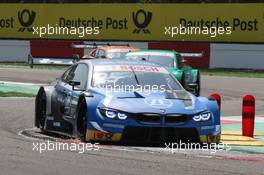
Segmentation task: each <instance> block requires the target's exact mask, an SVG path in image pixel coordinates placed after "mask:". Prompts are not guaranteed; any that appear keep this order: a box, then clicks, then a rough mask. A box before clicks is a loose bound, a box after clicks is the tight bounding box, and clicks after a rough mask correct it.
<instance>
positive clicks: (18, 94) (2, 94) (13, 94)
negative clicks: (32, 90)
mask: <svg viewBox="0 0 264 175" xmlns="http://www.w3.org/2000/svg"><path fill="white" fill-rule="evenodd" d="M0 97H35V95H33V94H27V93H22V92H1V91H0Z"/></svg>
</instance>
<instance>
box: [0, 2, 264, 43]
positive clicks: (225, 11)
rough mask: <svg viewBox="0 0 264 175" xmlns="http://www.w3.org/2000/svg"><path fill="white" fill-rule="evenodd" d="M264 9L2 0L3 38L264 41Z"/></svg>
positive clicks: (0, 33)
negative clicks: (12, 1)
mask: <svg viewBox="0 0 264 175" xmlns="http://www.w3.org/2000/svg"><path fill="white" fill-rule="evenodd" d="M263 9H264V3H258V4H253V3H251V4H1V6H0V38H14V39H31V38H45V39H78V40H84V39H85V40H144V41H153V40H160V41H165V40H166V41H212V42H254V43H264V24H263V22H264V16H263V15H264V10H263ZM48 32H49V33H50V34H48ZM184 32H185V34H184ZM33 33H34V34H33ZM55 33H56V34H55ZM181 33H182V34H181Z"/></svg>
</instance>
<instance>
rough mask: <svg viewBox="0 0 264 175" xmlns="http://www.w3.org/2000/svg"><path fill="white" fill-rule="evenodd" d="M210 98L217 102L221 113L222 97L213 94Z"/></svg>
mask: <svg viewBox="0 0 264 175" xmlns="http://www.w3.org/2000/svg"><path fill="white" fill-rule="evenodd" d="M210 97H213V98H214V99H215V100H216V102H217V104H218V108H219V112H221V96H220V94H218V93H214V94H211V95H210Z"/></svg>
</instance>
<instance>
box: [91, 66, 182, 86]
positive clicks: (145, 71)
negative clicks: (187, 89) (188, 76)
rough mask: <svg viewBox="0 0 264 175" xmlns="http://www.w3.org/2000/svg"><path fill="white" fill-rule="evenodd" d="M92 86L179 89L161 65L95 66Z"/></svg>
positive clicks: (177, 84) (176, 82)
mask: <svg viewBox="0 0 264 175" xmlns="http://www.w3.org/2000/svg"><path fill="white" fill-rule="evenodd" d="M92 86H93V87H99V88H109V87H110V88H113V89H115V88H119V89H120V88H125V87H128V86H129V87H131V88H132V89H133V87H138V86H141V87H144V88H150V89H152V88H153V87H155V89H156V90H181V89H182V87H181V86H180V84H179V83H178V81H177V80H176V79H175V78H173V77H172V76H171V75H170V74H169V73H168V71H167V70H166V69H165V68H163V67H152V66H130V65H109V66H105V65H104V66H95V67H94V74H93V79H92Z"/></svg>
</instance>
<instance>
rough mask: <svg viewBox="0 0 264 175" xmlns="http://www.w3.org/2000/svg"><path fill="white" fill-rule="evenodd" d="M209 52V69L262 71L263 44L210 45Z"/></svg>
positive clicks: (263, 62) (263, 59)
mask: <svg viewBox="0 0 264 175" xmlns="http://www.w3.org/2000/svg"><path fill="white" fill-rule="evenodd" d="M210 52H211V53H210V55H211V56H210V68H236V69H241V68H242V69H263V70H264V45H263V44H262V45H260V44H211V49H210Z"/></svg>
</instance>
